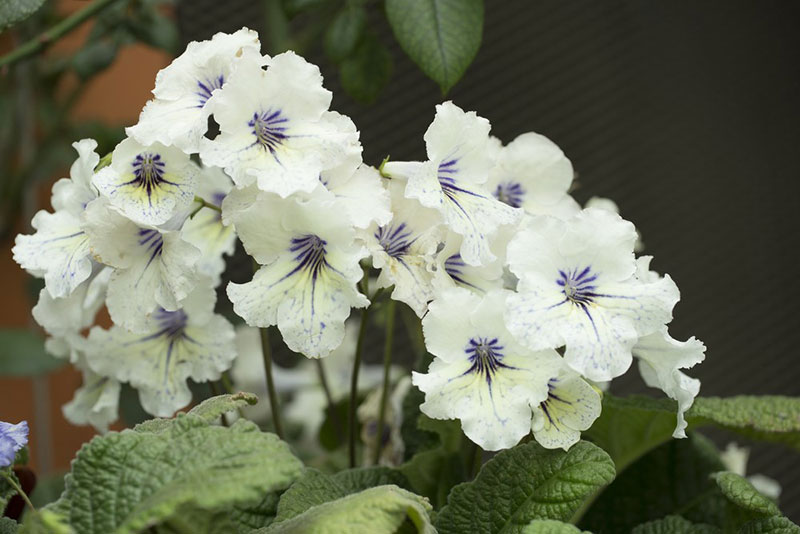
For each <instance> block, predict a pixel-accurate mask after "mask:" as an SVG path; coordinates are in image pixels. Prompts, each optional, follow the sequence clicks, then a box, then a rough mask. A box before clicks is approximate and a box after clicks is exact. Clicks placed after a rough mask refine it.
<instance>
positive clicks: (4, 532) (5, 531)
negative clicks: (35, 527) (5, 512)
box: [0, 517, 18, 534]
mask: <svg viewBox="0 0 800 534" xmlns="http://www.w3.org/2000/svg"><path fill="white" fill-rule="evenodd" d="M17 527H18V525H17V522H16V521H14V520H13V519H9V518H7V517H0V534H16V533H17Z"/></svg>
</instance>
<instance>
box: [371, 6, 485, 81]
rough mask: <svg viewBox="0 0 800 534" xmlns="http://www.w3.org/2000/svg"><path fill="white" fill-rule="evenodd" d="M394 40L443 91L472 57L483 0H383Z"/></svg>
mask: <svg viewBox="0 0 800 534" xmlns="http://www.w3.org/2000/svg"><path fill="white" fill-rule="evenodd" d="M386 17H387V18H388V19H389V24H390V25H391V26H392V31H393V32H394V35H395V37H396V38H397V41H398V42H399V43H400V46H401V47H402V48H403V50H404V51H405V53H406V54H408V56H409V57H410V58H411V59H412V60H413V61H414V63H416V64H417V65H418V66H419V68H420V69H422V72H424V73H425V74H426V75H427V76H428V77H429V78H431V79H433V81H435V82H436V83H438V84H439V87H441V89H442V92H443V93H447V91H449V90H450V89H451V88H452V87H453V86H454V85H455V84H456V82H458V80H460V79H461V77H462V76H463V75H464V72H466V70H467V67H469V64H470V63H472V60H473V59H475V55H476V54H477V53H478V48H480V46H481V38H482V34H483V0H386Z"/></svg>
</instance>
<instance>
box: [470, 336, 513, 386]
mask: <svg viewBox="0 0 800 534" xmlns="http://www.w3.org/2000/svg"><path fill="white" fill-rule="evenodd" d="M464 352H466V353H467V355H468V356H469V361H470V362H471V363H472V366H471V367H470V368H469V369H467V371H466V372H465V373H464V374H465V375H466V374H469V373H475V374H477V375H479V376H482V377H483V378H484V379H485V380H486V382H488V383H489V385H491V384H492V378H494V375H495V373H497V370H498V369H501V368H505V369H514V367H511V366H508V365H505V364H503V346H502V345H501V344H500V342H499V341H498V339H497V338H496V337H495V338H492V339H489V338H487V337H473V338H472V339H470V340H469V344H468V346H467V348H466V349H464Z"/></svg>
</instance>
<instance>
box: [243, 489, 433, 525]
mask: <svg viewBox="0 0 800 534" xmlns="http://www.w3.org/2000/svg"><path fill="white" fill-rule="evenodd" d="M430 510H431V505H430V504H429V503H428V501H427V500H425V499H424V498H422V497H420V496H419V495H414V494H413V493H411V492H408V491H406V490H404V489H400V488H398V487H396V486H378V487H377V488H370V489H368V490H364V491H362V492H360V493H354V494H352V495H348V496H346V497H342V498H340V499H336V500H334V501H330V502H326V503H324V504H320V505H318V506H314V507H313V508H310V509H308V510H306V511H305V512H303V513H302V514H300V515H297V516H295V517H292V518H291V519H287V520H285V521H281V522H278V521H277V520H276V521H275V522H274V523H272V525H270V526H269V527H267V528H265V529H261V530H258V531H255V532H254V533H253V534H323V533H332V532H347V533H348V534H394V533H395V532H396V531H397V530H398V528H400V527H401V526H402V525H403V523H404V522H405V521H406V519H407V518H408V519H410V520H411V521H412V522H413V524H414V526H415V527H416V530H415V531H416V532H419V533H424V534H435V532H436V530H435V529H434V528H433V526H432V525H431V523H430V518H429V517H428V512H430Z"/></svg>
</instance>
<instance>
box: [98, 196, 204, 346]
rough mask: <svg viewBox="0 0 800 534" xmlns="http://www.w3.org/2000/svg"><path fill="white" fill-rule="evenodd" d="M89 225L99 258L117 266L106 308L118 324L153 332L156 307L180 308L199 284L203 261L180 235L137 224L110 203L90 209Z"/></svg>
mask: <svg viewBox="0 0 800 534" xmlns="http://www.w3.org/2000/svg"><path fill="white" fill-rule="evenodd" d="M85 221H86V223H85V228H86V233H87V235H88V236H89V237H90V240H91V247H92V253H93V254H94V256H95V258H96V259H97V260H98V261H100V262H101V263H104V264H106V265H109V266H111V267H114V272H113V273H112V274H111V278H110V280H109V282H108V297H107V299H106V304H107V306H108V312H109V314H110V315H111V319H112V320H113V321H114V323H115V324H117V325H119V326H121V327H123V328H125V329H128V330H136V331H140V332H141V331H144V330H147V329H148V328H149V326H150V325H148V322H149V316H150V314H151V313H152V312H154V311H155V310H156V309H158V308H163V309H165V310H169V311H175V310H177V309H178V308H179V307H180V304H179V303H180V301H181V300H183V299H184V298H186V296H187V295H188V294H189V293H190V292H191V291H192V289H193V288H194V286H195V285H196V283H197V273H196V270H195V263H196V262H197V260H198V258H199V257H200V251H199V250H197V249H196V248H195V247H194V246H192V245H190V244H189V243H187V242H186V241H184V240H183V238H182V237H181V234H180V232H178V231H171V230H166V229H157V228H152V227H141V226H138V225H136V224H135V223H133V222H132V221H130V220H128V219H126V218H125V217H123V216H122V215H120V214H118V213H116V212H115V211H114V210H112V209H110V208H109V206H108V204H107V202H106V201H105V199H98V200H95V201H93V202H91V203H90V204H89V205H88V206H87V208H86V212H85Z"/></svg>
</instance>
